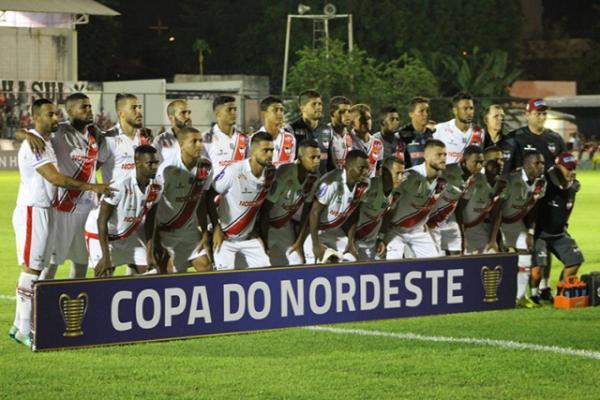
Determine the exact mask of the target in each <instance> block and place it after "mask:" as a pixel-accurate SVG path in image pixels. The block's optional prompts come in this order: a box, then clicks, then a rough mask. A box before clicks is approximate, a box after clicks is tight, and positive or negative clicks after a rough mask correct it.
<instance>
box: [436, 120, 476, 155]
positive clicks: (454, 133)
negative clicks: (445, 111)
mask: <svg viewBox="0 0 600 400" xmlns="http://www.w3.org/2000/svg"><path fill="white" fill-rule="evenodd" d="M433 138H434V139H438V140H441V141H442V142H444V143H445V144H446V151H447V152H448V155H447V157H446V164H454V163H458V162H460V161H461V160H462V157H463V151H464V150H465V147H467V146H479V147H481V148H483V143H484V139H485V133H484V131H483V129H481V128H478V127H474V126H472V125H471V126H470V127H469V129H468V130H467V131H466V132H463V131H461V130H460V129H458V128H457V127H456V120H454V119H451V120H450V121H446V122H442V123H439V124H437V125H436V127H435V132H434V133H433Z"/></svg>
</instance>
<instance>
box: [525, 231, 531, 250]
mask: <svg viewBox="0 0 600 400" xmlns="http://www.w3.org/2000/svg"><path fill="white" fill-rule="evenodd" d="M525 244H526V245H527V250H528V251H532V250H533V235H532V234H531V233H527V239H525Z"/></svg>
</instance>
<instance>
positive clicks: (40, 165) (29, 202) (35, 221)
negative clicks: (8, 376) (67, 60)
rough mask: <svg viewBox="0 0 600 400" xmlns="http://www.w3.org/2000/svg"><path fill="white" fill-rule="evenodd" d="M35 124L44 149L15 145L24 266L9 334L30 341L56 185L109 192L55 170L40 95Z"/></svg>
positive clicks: (48, 114)
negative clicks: (17, 150)
mask: <svg viewBox="0 0 600 400" xmlns="http://www.w3.org/2000/svg"><path fill="white" fill-rule="evenodd" d="M32 114H33V120H34V123H35V129H34V130H32V131H31V134H33V135H35V136H36V137H37V138H39V139H41V140H42V141H43V142H44V150H43V151H42V152H41V153H35V152H33V150H32V149H31V147H30V146H29V142H24V143H23V144H22V145H21V148H20V149H19V154H18V160H19V180H20V181H19V193H18V195H17V206H16V208H15V211H14V213H13V220H12V221H13V229H14V231H15V239H16V244H17V260H18V262H19V265H21V266H22V267H23V270H22V271H21V273H20V274H19V279H18V281H17V306H16V311H15V320H14V323H13V326H12V327H11V328H10V330H9V332H8V334H9V336H10V337H12V338H14V339H15V340H16V341H17V342H19V343H23V344H25V345H27V346H31V338H30V333H31V310H32V306H31V304H32V298H33V284H34V283H35V282H36V281H37V280H38V279H39V278H40V273H41V271H42V270H43V269H44V268H46V267H47V266H48V263H49V261H50V256H51V253H52V250H53V247H54V242H55V240H54V236H53V233H54V229H53V219H54V212H53V211H52V208H51V206H52V202H53V200H54V195H55V192H56V188H55V186H58V187H62V188H65V189H69V190H93V191H94V192H96V193H105V194H110V190H109V188H108V185H96V184H92V183H88V182H86V181H80V180H76V179H73V178H71V177H69V176H65V175H62V174H61V173H59V172H58V170H57V161H56V155H55V153H54V148H53V147H52V143H51V141H50V137H51V135H52V132H54V131H56V129H57V128H58V118H57V114H56V106H55V105H54V104H52V102H51V101H49V100H46V99H39V100H36V101H34V103H33V106H32Z"/></svg>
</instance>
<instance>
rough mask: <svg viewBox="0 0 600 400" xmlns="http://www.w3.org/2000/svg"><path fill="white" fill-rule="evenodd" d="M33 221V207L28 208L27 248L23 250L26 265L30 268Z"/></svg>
mask: <svg viewBox="0 0 600 400" xmlns="http://www.w3.org/2000/svg"><path fill="white" fill-rule="evenodd" d="M32 219H33V208H32V207H31V206H27V225H26V230H25V246H24V248H23V260H24V261H25V265H26V266H27V267H29V259H30V257H31V233H32V232H31V228H32V225H33V223H32Z"/></svg>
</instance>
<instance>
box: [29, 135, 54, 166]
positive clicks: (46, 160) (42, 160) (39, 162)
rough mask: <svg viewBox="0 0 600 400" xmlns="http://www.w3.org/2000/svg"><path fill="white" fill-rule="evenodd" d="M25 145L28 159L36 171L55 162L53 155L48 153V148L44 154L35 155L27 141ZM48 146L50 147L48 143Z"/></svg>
mask: <svg viewBox="0 0 600 400" xmlns="http://www.w3.org/2000/svg"><path fill="white" fill-rule="evenodd" d="M23 145H24V146H26V147H25V149H26V155H25V157H26V159H27V160H28V161H29V162H30V163H31V166H32V167H33V168H35V169H38V168H39V167H41V166H44V165H46V164H50V163H52V162H53V161H55V159H54V157H52V155H51V154H50V152H49V151H48V147H46V149H45V150H44V151H43V152H42V153H39V154H38V153H34V152H33V151H32V150H31V147H30V146H29V143H27V142H26V141H25V142H23ZM46 146H48V143H46Z"/></svg>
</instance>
